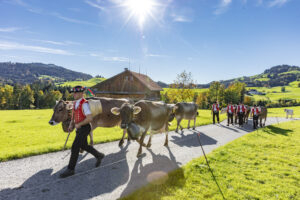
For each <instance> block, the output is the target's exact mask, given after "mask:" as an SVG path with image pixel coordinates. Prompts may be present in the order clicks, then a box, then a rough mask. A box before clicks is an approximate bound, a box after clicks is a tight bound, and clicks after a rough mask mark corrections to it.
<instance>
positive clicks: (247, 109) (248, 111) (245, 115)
mask: <svg viewBox="0 0 300 200" xmlns="http://www.w3.org/2000/svg"><path fill="white" fill-rule="evenodd" d="M245 107H246V112H245V114H244V123H246V124H248V119H249V116H250V112H251V107H250V106H247V105H246V106H245Z"/></svg>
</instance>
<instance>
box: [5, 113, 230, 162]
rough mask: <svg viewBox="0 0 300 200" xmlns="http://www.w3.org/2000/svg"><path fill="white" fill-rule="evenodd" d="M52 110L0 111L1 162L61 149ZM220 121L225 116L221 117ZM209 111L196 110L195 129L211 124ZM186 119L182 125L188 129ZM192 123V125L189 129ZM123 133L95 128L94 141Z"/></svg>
mask: <svg viewBox="0 0 300 200" xmlns="http://www.w3.org/2000/svg"><path fill="white" fill-rule="evenodd" d="M52 113H53V110H52V109H45V110H1V111H0V121H1V130H0V162H1V161H7V160H11V159H15V158H22V157H26V156H31V155H37V154H42V153H48V152H53V151H59V150H61V149H62V148H63V145H64V142H65V140H66V137H67V133H64V132H63V131H62V127H61V124H58V125H56V126H50V125H49V124H48V121H49V120H50V118H51V116H52ZM220 118H221V120H224V119H225V115H221V117H220ZM211 119H212V118H211V114H210V111H209V110H199V116H198V118H197V123H196V125H197V126H201V125H206V124H210V123H211V122H212V120H211ZM187 122H188V121H187V120H183V121H182V123H181V124H182V126H183V127H185V128H186V127H187ZM192 125H193V122H191V126H192ZM175 129H176V120H174V121H173V122H172V125H171V127H170V130H175ZM74 137H75V132H73V133H71V135H70V138H69V141H68V143H67V147H68V148H70V147H71V145H72V142H73V139H74ZM121 137H122V130H121V129H120V128H119V127H114V128H97V129H96V130H95V131H94V142H95V143H103V142H109V141H115V140H119V139H121Z"/></svg>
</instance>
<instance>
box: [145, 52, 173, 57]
mask: <svg viewBox="0 0 300 200" xmlns="http://www.w3.org/2000/svg"><path fill="white" fill-rule="evenodd" d="M146 57H160V58H168V57H170V56H167V55H162V54H151V53H150V54H146Z"/></svg>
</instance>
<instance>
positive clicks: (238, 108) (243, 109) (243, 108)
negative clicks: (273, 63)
mask: <svg viewBox="0 0 300 200" xmlns="http://www.w3.org/2000/svg"><path fill="white" fill-rule="evenodd" d="M237 112H240V105H238V107H237ZM242 112H245V106H244V105H242Z"/></svg>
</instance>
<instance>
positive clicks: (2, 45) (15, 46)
mask: <svg viewBox="0 0 300 200" xmlns="http://www.w3.org/2000/svg"><path fill="white" fill-rule="evenodd" d="M0 50H25V51H33V52H39V53H49V54H57V55H73V54H72V53H70V52H68V51H65V50H61V49H53V48H47V47H42V46H32V45H25V44H20V43H14V42H6V41H0Z"/></svg>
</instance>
